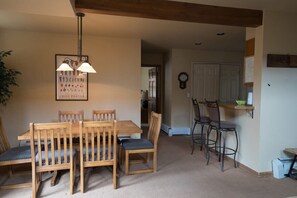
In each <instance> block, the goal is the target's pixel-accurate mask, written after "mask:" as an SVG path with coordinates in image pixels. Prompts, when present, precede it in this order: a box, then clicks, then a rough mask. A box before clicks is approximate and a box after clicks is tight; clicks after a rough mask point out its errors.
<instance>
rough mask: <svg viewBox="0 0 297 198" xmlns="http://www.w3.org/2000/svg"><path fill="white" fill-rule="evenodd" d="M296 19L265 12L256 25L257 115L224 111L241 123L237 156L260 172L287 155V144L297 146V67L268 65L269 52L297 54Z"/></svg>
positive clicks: (255, 92)
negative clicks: (258, 24)
mask: <svg viewBox="0 0 297 198" xmlns="http://www.w3.org/2000/svg"><path fill="white" fill-rule="evenodd" d="M296 20H297V15H296V14H295V15H293V14H288V13H277V12H267V11H266V12H264V23H263V24H264V25H263V26H261V27H258V28H255V29H254V35H255V65H254V94H253V97H254V98H253V102H254V106H255V108H256V109H255V110H254V118H253V119H252V118H251V117H249V116H248V114H247V113H246V112H242V111H237V112H235V113H233V112H230V111H225V114H226V115H225V116H226V117H227V119H230V120H232V121H234V122H236V123H237V124H238V132H239V136H240V147H239V155H238V160H239V161H240V162H241V163H242V164H244V165H246V166H248V167H250V168H252V169H253V170H255V171H257V172H267V171H271V170H272V165H271V163H272V160H273V159H276V158H279V157H287V156H286V155H285V153H284V152H283V150H284V148H287V147H297V142H296V139H297V133H296V127H295V122H296V112H297V106H296V105H295V103H294V101H296V100H297V91H296V84H297V69H296V68H268V67H267V54H269V53H270V54H297V47H296V46H297V39H296V35H297V27H296V25H294V24H295V23H296ZM251 34H253V32H250V34H247V38H248V37H249V35H251ZM231 141H232V140H231ZM231 141H229V142H228V144H229V145H231V144H232V142H231Z"/></svg>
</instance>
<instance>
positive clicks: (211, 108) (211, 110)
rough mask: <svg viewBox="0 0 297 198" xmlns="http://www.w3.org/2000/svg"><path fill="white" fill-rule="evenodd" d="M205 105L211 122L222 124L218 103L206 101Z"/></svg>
mask: <svg viewBox="0 0 297 198" xmlns="http://www.w3.org/2000/svg"><path fill="white" fill-rule="evenodd" d="M205 105H206V109H207V112H208V116H209V119H210V121H212V122H218V123H219V124H220V108H219V105H218V102H217V101H207V100H205Z"/></svg>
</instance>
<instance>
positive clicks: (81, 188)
mask: <svg viewBox="0 0 297 198" xmlns="http://www.w3.org/2000/svg"><path fill="white" fill-rule="evenodd" d="M84 183H85V179H84V167H83V165H82V164H81V165H80V191H81V192H82V193H84V192H85V186H84Z"/></svg>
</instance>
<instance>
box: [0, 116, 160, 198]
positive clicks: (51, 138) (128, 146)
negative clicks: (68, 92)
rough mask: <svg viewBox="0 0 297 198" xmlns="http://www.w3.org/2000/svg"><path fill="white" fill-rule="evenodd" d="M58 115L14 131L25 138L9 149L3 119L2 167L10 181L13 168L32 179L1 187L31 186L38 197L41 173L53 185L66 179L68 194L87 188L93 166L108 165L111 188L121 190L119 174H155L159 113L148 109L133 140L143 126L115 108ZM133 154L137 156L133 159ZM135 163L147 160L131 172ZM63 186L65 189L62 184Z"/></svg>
mask: <svg viewBox="0 0 297 198" xmlns="http://www.w3.org/2000/svg"><path fill="white" fill-rule="evenodd" d="M58 118H59V120H58V121H53V122H44V123H33V122H32V123H30V124H29V126H28V127H29V130H27V131H24V132H22V133H19V134H18V136H17V139H18V141H20V142H25V143H23V144H22V145H21V144H20V145H21V146H18V147H10V145H9V142H8V139H7V136H6V134H5V131H4V128H3V125H2V122H1V136H0V137H1V138H0V143H1V144H0V145H1V150H0V167H1V168H2V167H6V168H8V169H9V177H8V179H7V180H9V178H10V177H13V166H15V165H18V166H22V165H24V166H27V167H28V166H29V167H30V169H31V176H32V180H31V182H27V183H18V184H14V183H13V184H9V185H6V184H4V185H2V184H0V185H1V186H0V190H7V191H11V190H13V189H18V188H28V187H29V188H32V197H39V194H40V193H41V191H42V187H43V185H42V181H44V180H45V179H44V177H43V174H44V175H47V176H46V177H47V178H48V179H49V178H50V180H51V182H50V183H51V186H52V187H53V188H54V187H55V186H59V185H63V186H65V181H66V182H67V183H68V184H67V185H68V186H69V192H67V194H69V195H72V194H76V193H85V192H87V191H88V185H89V182H88V181H87V180H89V177H92V171H93V169H94V168H95V167H100V166H104V167H107V170H108V171H109V172H110V177H111V178H112V184H110V185H112V186H113V189H114V190H115V189H117V188H120V184H119V179H120V175H121V177H122V176H128V175H133V174H139V173H147V172H157V142H158V137H159V133H160V128H161V114H157V113H155V112H152V113H151V117H150V125H149V128H148V130H147V136H146V137H143V138H131V136H132V135H138V136H139V137H140V136H141V134H142V133H143V130H142V129H141V128H140V127H139V126H138V125H136V124H135V123H134V122H133V121H132V120H118V119H117V116H116V110H93V111H92V118H91V119H87V118H85V116H84V111H82V110H80V111H68V110H67V111H58ZM26 143H27V145H24V144H26ZM28 144H29V145H28ZM136 154H139V155H138V156H136V158H135V155H136ZM141 154H144V155H141ZM130 155H133V157H130ZM143 156H144V157H143ZM129 157H130V158H129ZM150 161H151V162H150ZM134 162H135V163H136V164H141V163H144V164H146V165H145V166H143V167H145V168H144V169H143V168H142V169H141V170H130V169H131V167H133V166H134V165H133V164H135V163H134ZM124 163H125V165H124ZM122 167H123V168H122ZM132 169H133V168H132ZM65 173H66V174H65ZM66 175H68V179H66V180H65V178H64V180H62V179H61V177H65V176H66ZM85 175H87V180H86V178H85ZM61 181H64V183H61ZM4 183H5V182H4ZM8 183H9V182H8ZM106 185H108V184H106ZM64 190H65V193H66V188H65V189H64Z"/></svg>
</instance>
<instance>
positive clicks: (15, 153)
mask: <svg viewBox="0 0 297 198" xmlns="http://www.w3.org/2000/svg"><path fill="white" fill-rule="evenodd" d="M29 158H31V149H30V146H20V147H13V148H11V149H8V150H7V151H5V152H4V153H2V154H1V155H0V161H11V160H19V159H29Z"/></svg>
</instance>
